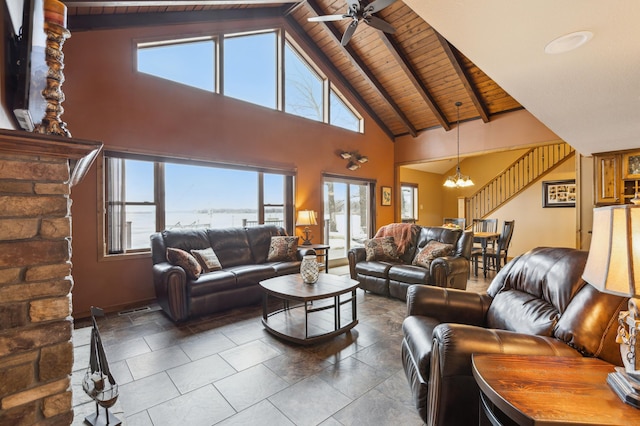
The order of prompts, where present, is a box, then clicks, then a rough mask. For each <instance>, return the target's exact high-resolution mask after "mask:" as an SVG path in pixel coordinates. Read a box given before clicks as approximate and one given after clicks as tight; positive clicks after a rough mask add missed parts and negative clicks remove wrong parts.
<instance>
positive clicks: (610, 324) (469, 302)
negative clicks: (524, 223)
mask: <svg viewBox="0 0 640 426" xmlns="http://www.w3.org/2000/svg"><path fill="white" fill-rule="evenodd" d="M586 259H587V252H584V251H579V250H575V249H569V248H545V247H540V248H536V249H533V250H531V251H530V252H528V253H525V254H523V255H521V256H519V257H516V258H515V259H513V260H512V261H511V262H509V263H508V264H507V265H506V266H505V267H504V268H503V269H502V270H501V271H500V272H499V273H498V274H497V275H496V277H495V278H494V280H493V281H492V283H491V285H490V286H489V288H488V290H487V293H486V294H480V293H473V292H466V291H460V290H456V289H446V288H439V287H431V286H423V285H414V286H411V287H410V288H409V290H408V292H407V317H406V318H405V320H404V322H403V325H402V329H403V334H404V339H403V341H402V363H403V366H404V370H405V373H406V376H407V379H408V381H409V385H410V387H411V391H412V394H413V398H414V403H415V405H416V408H417V409H418V411H419V413H420V415H421V416H422V418H423V419H424V421H425V422H426V423H427V425H443V426H444V425H447V426H448V425H472V424H478V413H479V408H478V407H479V388H478V386H477V384H476V382H475V379H474V378H473V375H472V370H471V359H472V355H473V354H474V353H497V354H519V355H549V356H589V357H598V358H600V359H603V360H604V361H607V362H610V363H612V364H616V365H622V360H621V358H620V347H619V345H618V344H617V343H616V342H615V338H616V334H617V326H618V321H617V319H618V313H619V312H620V310H625V308H626V306H627V301H628V299H627V298H624V297H620V296H615V295H610V294H605V293H601V292H599V291H598V290H597V289H595V288H594V287H593V286H591V285H590V284H588V283H586V282H585V281H584V280H582V278H581V276H582V271H583V270H584V266H585V263H586Z"/></svg>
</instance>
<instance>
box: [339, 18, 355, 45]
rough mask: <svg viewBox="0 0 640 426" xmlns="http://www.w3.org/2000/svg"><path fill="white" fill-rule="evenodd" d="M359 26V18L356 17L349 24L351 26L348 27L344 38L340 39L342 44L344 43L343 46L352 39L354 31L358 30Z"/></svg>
mask: <svg viewBox="0 0 640 426" xmlns="http://www.w3.org/2000/svg"><path fill="white" fill-rule="evenodd" d="M357 27H358V20H357V19H354V20H353V21H352V22H351V23H350V24H349V26H348V27H347V30H346V31H345V32H344V34H343V35H342V40H341V41H340V44H342V45H343V46H346V45H347V43H349V40H351V36H353V33H355V32H356V28H357Z"/></svg>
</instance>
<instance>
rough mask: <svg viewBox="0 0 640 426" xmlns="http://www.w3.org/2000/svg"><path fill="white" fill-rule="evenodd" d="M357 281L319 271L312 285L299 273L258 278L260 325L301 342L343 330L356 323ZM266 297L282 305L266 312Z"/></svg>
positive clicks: (320, 338) (342, 331)
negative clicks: (304, 280)
mask: <svg viewBox="0 0 640 426" xmlns="http://www.w3.org/2000/svg"><path fill="white" fill-rule="evenodd" d="M358 284H359V283H358V281H356V280H352V279H351V278H349V277H348V276H338V275H332V274H319V276H318V281H317V282H316V283H314V284H305V283H304V282H303V281H302V277H301V276H300V274H292V275H283V276H280V277H275V278H270V279H268V280H264V281H260V286H261V287H262V289H263V291H264V298H263V304H262V324H264V327H265V328H266V329H267V331H269V332H270V333H272V334H274V335H275V336H278V337H280V338H282V339H284V340H287V341H290V342H294V343H300V344H303V345H308V344H311V343H316V342H318V341H321V340H324V339H328V338H331V337H334V336H337V335H339V334H341V333H345V332H347V331H348V330H350V329H352V328H353V327H355V325H356V324H358V316H357V311H356V289H357V288H358ZM269 297H275V298H277V299H280V300H282V308H280V309H276V310H274V311H272V312H269ZM343 311H344V312H343ZM310 314H314V315H310Z"/></svg>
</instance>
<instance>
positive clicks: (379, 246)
mask: <svg viewBox="0 0 640 426" xmlns="http://www.w3.org/2000/svg"><path fill="white" fill-rule="evenodd" d="M364 249H365V252H366V254H367V258H366V260H367V262H370V261H372V260H377V261H382V262H397V261H398V246H397V245H396V241H395V240H394V239H393V237H378V238H371V239H370V240H365V242H364Z"/></svg>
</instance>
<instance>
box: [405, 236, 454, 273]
mask: <svg viewBox="0 0 640 426" xmlns="http://www.w3.org/2000/svg"><path fill="white" fill-rule="evenodd" d="M451 253H453V244H445V243H441V242H440V241H436V240H431V241H429V242H428V243H427V244H426V245H425V246H424V247H423V248H422V250H420V251H419V252H418V253H416V256H415V257H414V258H413V262H411V264H412V265H416V266H422V267H423V268H429V267H430V266H431V262H433V260H434V259H436V258H438V257H443V256H449V255H450V254H451Z"/></svg>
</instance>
